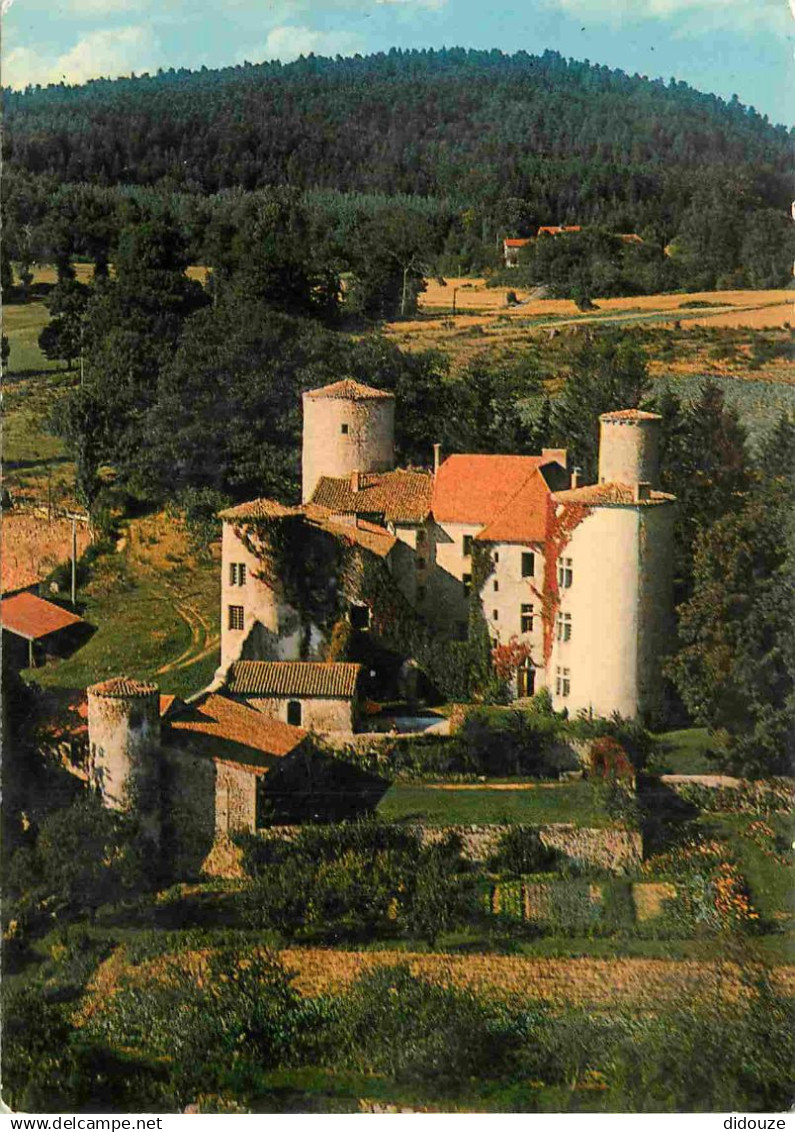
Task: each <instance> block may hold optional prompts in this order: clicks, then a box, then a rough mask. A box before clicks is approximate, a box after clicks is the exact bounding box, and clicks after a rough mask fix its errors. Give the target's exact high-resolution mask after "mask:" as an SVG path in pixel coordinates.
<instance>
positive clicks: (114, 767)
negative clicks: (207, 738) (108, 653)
mask: <svg viewBox="0 0 795 1132" xmlns="http://www.w3.org/2000/svg"><path fill="white" fill-rule="evenodd" d="M88 739H89V746H90V751H91V778H92V781H93V783H94V785H95V786H96V787H97V789H98V790H99V792H100V794H101V795H102V800H103V802H104V804H105V805H106V806H108V807H109V808H111V809H114V810H122V809H129V808H133V807H135V808H136V809H139V810H140V811H141V812H142V813H143V814H145V815H146V814H148V815H150V816H153V817H154V816H155V815H156V812H157V808H158V804H159V781H158V758H157V756H158V751H159V747H160V693H159V689H158V686H157V684H150V683H148V682H144V681H140V680H132V679H130V678H129V677H127V676H117V677H114V678H113V679H112V680H106V681H105V682H104V683H103V684H93V685H92V686H91V687H90V688H89V689H88Z"/></svg>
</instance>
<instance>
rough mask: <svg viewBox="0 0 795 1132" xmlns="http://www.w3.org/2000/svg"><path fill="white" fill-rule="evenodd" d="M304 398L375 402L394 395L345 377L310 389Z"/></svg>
mask: <svg viewBox="0 0 795 1132" xmlns="http://www.w3.org/2000/svg"><path fill="white" fill-rule="evenodd" d="M304 396H305V397H312V398H321V397H330V398H333V399H335V400H341V401H375V400H379V401H380V400H386V399H389V398H392V399H394V396H395V395H394V393H387V391H386V390H385V389H374V388H373V387H372V385H362V383H361V382H360V381H354V380H353V378H351V377H346V378H344V379H343V380H342V381H335V382H333V383H332V384H331V385H324V386H323V387H322V388H321V389H310V390H309V392H308V393H305V394H304Z"/></svg>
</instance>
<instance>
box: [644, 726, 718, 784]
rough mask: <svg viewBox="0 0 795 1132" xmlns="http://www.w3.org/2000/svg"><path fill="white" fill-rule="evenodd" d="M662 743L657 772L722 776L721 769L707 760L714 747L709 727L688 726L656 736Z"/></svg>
mask: <svg viewBox="0 0 795 1132" xmlns="http://www.w3.org/2000/svg"><path fill="white" fill-rule="evenodd" d="M655 739H656V740H657V743H658V744H659V748H658V751H657V752H656V753H655V755H654V769H655V770H656V771H658V772H659V773H660V774H720V773H721V766H720V763H719V762H718V761H716V760H715V759H710V758H708V753H709V752H710V751H711V750H712V749H713V747H714V741H713V740H712V739H711V738H710V735H709V732H708V731H707V729H706V727H687V728H684V729H682V730H680V731H665V732H662V733H661V734H659V735H655Z"/></svg>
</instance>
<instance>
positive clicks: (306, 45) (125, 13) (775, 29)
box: [2, 0, 795, 125]
mask: <svg viewBox="0 0 795 1132" xmlns="http://www.w3.org/2000/svg"><path fill="white" fill-rule="evenodd" d="M2 6H3V9H4V10H5V15H4V19H3V83H4V84H6V85H11V86H14V87H21V86H25V85H26V83H28V82H34V83H35V82H40V83H46V82H55V81H59V80H60V79H65V80H66V81H69V82H82V81H84V80H85V79H88V78H93V77H96V76H99V75H112V76H115V75H123V74H129V73H130V72H131V71H134V72H136V73H137V74H140V73H142V72H144V71H154V70H156V69H157V68H158V67H171V66H173V67H181V66H185V67H192V68H196V67H199V66H201V65H202V64H204V65H205V66H208V67H216V66H223V65H225V64H230V63H240V62H243V61H244V60H246V59H248V60H249V61H250V62H260V61H262V60H265V59H276V58H278V59H282V60H283V61H285V62H286V61H288V60H290V59H294V58H296V57H297V56H298V55H299V54H302V53H303V54H308V53H309V52H310V51H314V52H315V53H316V54H323V55H336V54H342V55H347V54H353V53H355V52H360V53H362V54H365V53H369V52H372V51H382V50H387V49H388V48H389V47H392V46H398V47H442V46H445V45H446V46H464V47H488V48H491V47H498V48H501V49H502V50H504V51H515V50H518V49H524V50H526V51H530V52H533V53H536V52H541V51H543V50H545V49H546V48H550V49H552V50H555V51H560V52H561V53H562V54H564V55H566V56H572V57H574V58H578V59H590V60H591V61H592V62H598V63H603V64H607V65H608V66H611V67H621V68H622V69H623V70H625V71H628V72H630V73H635V72H637V73H639V74H644V75H648V76H649V77H658V76H662V77H663V78H665V79H668V78H670V77H671V76H674V77H675V78H677V79H682V80H684V81H685V82H688V83H690V84H691V85H693V86H695V87H698V88H699V89H701V90H708V91H714V92H715V93H716V94H720V95H722V96H724V97H726V98H728V97H730V96H731V95H732V94H733V93H736V94H737V95H738V96H739V97H740V99H741V101H743V102H745V103H751V104H752V105H754V106H756V108H757V109H758V110H759V111H760V112H761V113H763V114H768V115H769V117H770V118H771V119H772V120H773V121H775V122H785V123H786V124H787V125H791V124H793V123H795V97H793V96H794V95H795V83H793V74H794V71H793V49H794V48H795V0H524V2H522V0H518V2H517V0H491V2H490V3H485V4H484V3H483V2H482V0H2Z"/></svg>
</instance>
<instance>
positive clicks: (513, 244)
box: [502, 238, 530, 248]
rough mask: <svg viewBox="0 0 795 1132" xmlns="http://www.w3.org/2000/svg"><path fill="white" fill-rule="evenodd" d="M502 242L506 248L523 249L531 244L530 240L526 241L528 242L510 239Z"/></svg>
mask: <svg viewBox="0 0 795 1132" xmlns="http://www.w3.org/2000/svg"><path fill="white" fill-rule="evenodd" d="M502 242H503V244H504V245H505V247H506V248H523V247H525V246H526V245H527V244H529V243H530V240H529V238H528V239H526V240H518V239H517V240H513V239H509V240H503V241H502Z"/></svg>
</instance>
